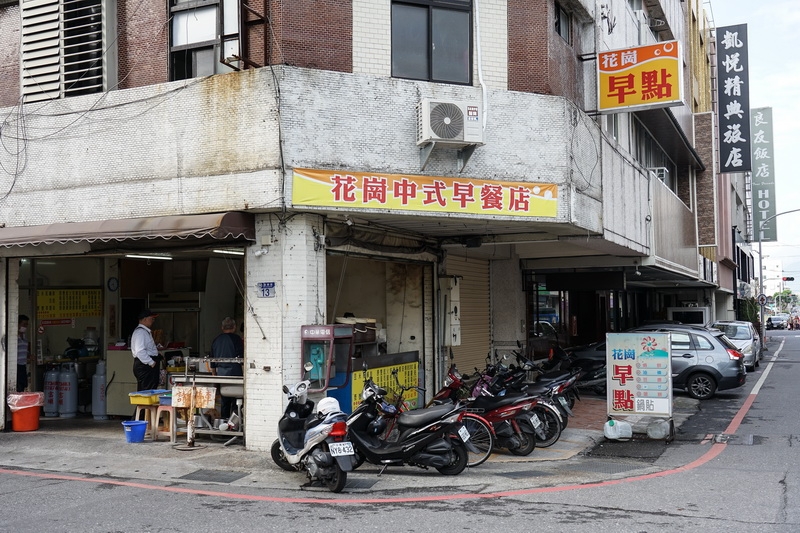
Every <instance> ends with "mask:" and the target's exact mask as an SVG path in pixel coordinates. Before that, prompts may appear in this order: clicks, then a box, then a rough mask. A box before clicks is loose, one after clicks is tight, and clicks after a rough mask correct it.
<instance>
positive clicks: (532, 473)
mask: <svg viewBox="0 0 800 533" xmlns="http://www.w3.org/2000/svg"><path fill="white" fill-rule="evenodd" d="M497 475H498V476H503V477H507V478H511V479H523V478H528V477H543V476H552V475H553V474H552V473H551V472H544V471H542V470H522V471H521V472H498V473H497Z"/></svg>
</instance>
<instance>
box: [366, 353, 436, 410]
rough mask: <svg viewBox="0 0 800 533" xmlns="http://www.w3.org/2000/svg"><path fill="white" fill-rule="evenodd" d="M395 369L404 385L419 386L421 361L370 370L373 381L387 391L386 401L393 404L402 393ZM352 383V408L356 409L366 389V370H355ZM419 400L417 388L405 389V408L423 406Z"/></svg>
mask: <svg viewBox="0 0 800 533" xmlns="http://www.w3.org/2000/svg"><path fill="white" fill-rule="evenodd" d="M395 369H397V379H398V380H400V384H401V385H403V386H404V387H416V386H417V383H419V363H417V362H414V363H402V364H399V365H392V366H384V367H380V368H371V369H369V370H368V374H369V376H370V377H371V378H372V381H374V382H375V384H377V385H378V386H379V387H382V388H384V389H385V390H386V391H387V394H386V401H387V402H390V403H392V404H394V403H395V400H396V399H397V395H398V394H399V393H400V388H399V387H398V386H397V381H395V378H394V375H393V374H392V371H393V370H395ZM351 383H352V384H353V389H352V390H353V394H352V396H353V404H352V409H353V410H355V408H356V407H358V405H359V404H360V403H361V392H362V391H363V390H364V372H361V371H358V372H353V375H352V379H351ZM418 402H419V398H418V394H417V389H411V390H407V391H405V393H404V394H403V403H404V404H405V406H406V407H405V408H404V409H403V410H408V409H416V408H417V407H421V406H420V405H418Z"/></svg>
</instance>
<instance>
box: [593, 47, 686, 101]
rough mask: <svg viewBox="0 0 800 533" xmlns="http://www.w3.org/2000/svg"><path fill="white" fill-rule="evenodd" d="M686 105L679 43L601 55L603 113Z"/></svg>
mask: <svg viewBox="0 0 800 533" xmlns="http://www.w3.org/2000/svg"><path fill="white" fill-rule="evenodd" d="M682 104H683V83H682V81H681V55H680V43H679V42H678V41H667V42H663V43H658V44H655V45H648V46H639V47H636V48H627V49H625V50H610V51H608V52H600V53H598V54H597V108H598V111H600V112H601V113H603V112H605V113H609V112H616V111H620V110H628V109H629V108H632V107H634V108H637V109H649V108H655V107H667V106H673V105H682Z"/></svg>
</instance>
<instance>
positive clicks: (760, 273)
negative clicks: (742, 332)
mask: <svg viewBox="0 0 800 533" xmlns="http://www.w3.org/2000/svg"><path fill="white" fill-rule="evenodd" d="M797 211H800V209H792V210H790V211H784V212H782V213H778V214H776V215H772V216H771V217H767V218H765V219H764V220H762V221H761V222H760V223H759V224H758V233H757V236H758V295H759V297H760V296H761V295H762V294H764V265H763V255H761V232H762V231H763V229H764V224H766V223H767V222H769V221H770V220H772V219H773V218H777V217H779V216H781V215H787V214H789V213H796V212H797ZM760 320H761V345H762V346H764V330H765V327H766V326H764V304H763V303H761V315H760Z"/></svg>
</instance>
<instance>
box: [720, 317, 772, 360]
mask: <svg viewBox="0 0 800 533" xmlns="http://www.w3.org/2000/svg"><path fill="white" fill-rule="evenodd" d="M709 327H711V328H716V329H718V330H720V331H721V332H723V333H724V334H725V336H726V337H728V339H729V340H730V341H731V342H732V343H733V344H734V346H736V348H737V349H738V350H739V351H740V352H742V355H744V366H745V367H747V369H748V370H750V371H752V370H755V369H756V367H757V366H758V365H759V361H761V359H762V357H764V354H763V352H762V351H761V336H760V335H759V334H758V331H757V330H756V328H755V327H754V326H753V324H752V323H751V322H747V321H745V320H717V321H716V322H714V323H712V324H711V325H710V326H709Z"/></svg>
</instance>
